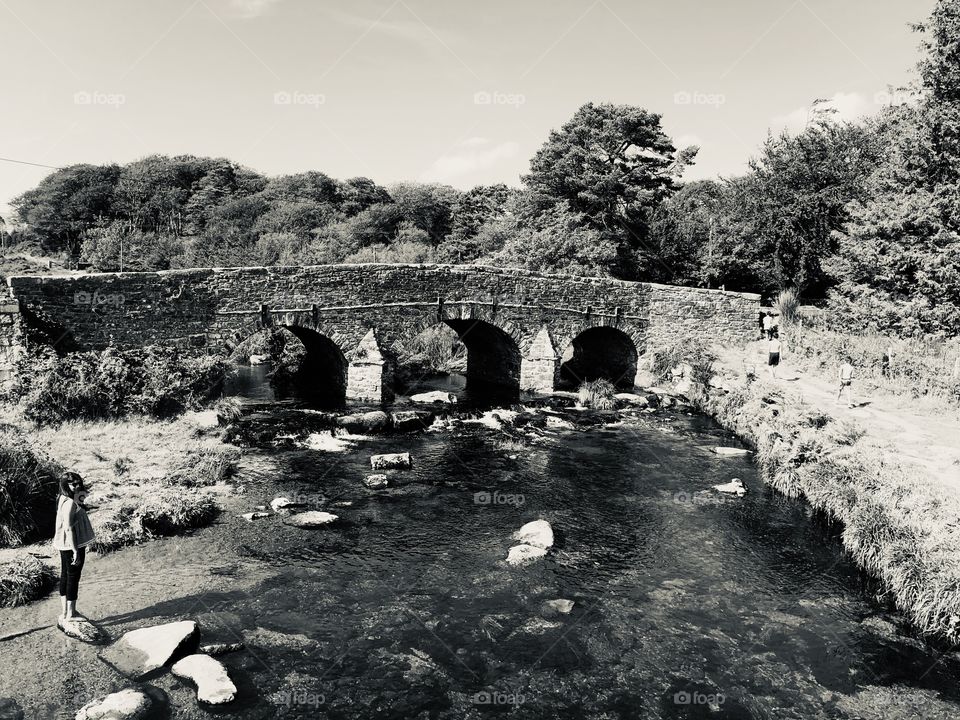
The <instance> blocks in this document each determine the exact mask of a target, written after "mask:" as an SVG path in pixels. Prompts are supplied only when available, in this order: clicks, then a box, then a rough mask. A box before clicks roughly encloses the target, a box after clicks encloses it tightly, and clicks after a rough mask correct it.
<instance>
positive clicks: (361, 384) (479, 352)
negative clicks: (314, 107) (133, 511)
mask: <svg viewBox="0 0 960 720" xmlns="http://www.w3.org/2000/svg"><path fill="white" fill-rule="evenodd" d="M8 285H9V298H8V299H7V300H6V304H5V305H2V306H0V344H2V346H0V371H3V370H7V371H9V369H10V368H9V365H10V361H11V358H12V356H13V355H15V353H16V352H17V348H19V347H21V346H22V345H23V343H24V342H25V340H24V338H25V337H26V336H25V334H24V333H23V328H24V326H25V325H30V324H33V325H35V326H36V325H42V326H43V327H45V328H46V329H47V335H48V336H49V337H51V339H52V340H53V341H55V342H57V343H58V344H60V345H61V346H62V347H63V348H66V347H69V348H72V349H102V348H105V347H108V346H114V347H118V348H131V347H140V346H143V345H147V344H152V343H158V344H164V345H175V346H178V347H181V348H184V349H187V350H189V351H191V352H228V351H229V350H230V349H232V348H233V347H234V346H236V344H237V343H239V342H241V341H242V340H244V339H245V338H247V337H249V336H250V335H252V334H253V333H256V332H258V331H260V330H262V329H264V328H280V327H282V328H286V329H287V330H289V331H290V332H291V333H293V334H294V335H295V336H296V337H297V338H299V339H300V341H301V342H302V343H303V345H304V347H305V348H306V350H307V353H306V357H307V358H310V359H311V361H312V364H311V370H312V371H313V370H315V372H316V373H318V374H321V375H323V376H324V378H325V380H326V381H328V382H329V383H330V384H331V386H332V387H333V388H335V390H337V391H339V392H341V394H342V395H345V396H346V398H348V399H354V400H367V401H374V402H379V401H385V400H388V399H390V397H391V396H392V371H393V368H394V364H395V362H396V359H397V358H398V357H401V356H403V355H404V349H405V347H407V346H408V344H409V343H410V342H411V341H412V340H413V339H414V338H415V337H416V336H417V335H418V334H419V333H421V332H422V331H423V330H424V329H426V328H429V327H431V326H433V325H436V324H438V323H444V324H446V325H448V326H449V327H451V328H453V330H454V331H456V332H457V334H458V335H459V336H460V338H461V340H462V342H463V344H464V345H465V346H466V348H467V384H468V387H469V386H470V385H471V384H477V385H479V384H491V385H496V386H501V387H504V388H510V389H513V390H517V391H532V392H545V391H550V390H553V389H555V388H556V387H557V383H558V381H559V380H560V379H561V377H568V378H570V379H571V380H576V379H579V378H585V379H592V378H596V377H606V378H609V379H610V380H612V381H614V382H615V383H616V384H617V385H620V386H624V387H630V386H632V385H633V382H634V376H635V374H636V369H637V362H638V359H639V358H640V357H641V356H642V355H643V354H644V353H645V352H647V351H648V350H649V349H650V348H654V347H657V346H658V345H663V344H667V343H669V342H671V341H673V340H675V339H676V338H678V337H681V336H685V335H694V336H696V337H699V338H701V339H702V341H703V342H704V343H705V344H709V343H712V342H718V341H723V342H731V341H733V342H736V341H743V340H750V339H753V338H754V337H755V336H756V332H757V319H758V312H759V296H757V295H752V294H745V293H733V292H724V291H721V290H703V289H697V288H685V287H674V286H667V285H657V284H651V283H636V282H626V281H621V280H612V279H607V278H587V277H569V276H560V275H545V274H540V273H535V272H528V271H523V270H514V269H503V268H494V267H486V266H451V265H382V264H366V265H327V266H303V267H300V266H295V267H252V268H205V269H190V270H170V271H162V272H136V273H104V274H89V275H78V276H71V277H28V276H18V277H11V278H9V279H8ZM4 362H6V363H7V365H8V367H7V368H3V367H2V365H3V363H4Z"/></svg>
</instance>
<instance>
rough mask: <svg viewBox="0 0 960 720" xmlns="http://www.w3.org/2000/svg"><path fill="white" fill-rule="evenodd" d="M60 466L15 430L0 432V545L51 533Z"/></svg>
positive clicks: (21, 542) (21, 541) (10, 544)
mask: <svg viewBox="0 0 960 720" xmlns="http://www.w3.org/2000/svg"><path fill="white" fill-rule="evenodd" d="M61 472H62V468H61V467H59V466H58V465H57V464H55V463H54V462H53V461H51V460H49V459H47V458H45V457H42V456H38V455H36V454H34V452H33V451H32V450H31V449H30V448H29V447H28V446H27V444H26V441H25V438H24V437H23V436H22V435H21V434H20V433H19V432H16V431H12V430H3V431H0V547H7V546H9V547H15V546H18V545H22V544H23V543H25V542H28V541H29V540H32V539H34V538H37V537H41V536H44V535H52V534H53V525H54V521H55V519H56V502H55V501H56V497H57V493H58V491H59V490H58V478H59V476H60V473H61Z"/></svg>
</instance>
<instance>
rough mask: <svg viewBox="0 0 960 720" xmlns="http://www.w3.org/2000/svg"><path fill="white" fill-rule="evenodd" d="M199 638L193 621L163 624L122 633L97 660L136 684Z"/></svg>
mask: <svg viewBox="0 0 960 720" xmlns="http://www.w3.org/2000/svg"><path fill="white" fill-rule="evenodd" d="M198 636H199V631H198V629H197V624H196V623H195V622H194V621H193V620H181V621H180V622H171V623H164V624H163V625H154V626H152V627H145V628H140V629H139V630H131V631H130V632H128V633H124V635H123V637H121V638H120V639H119V640H117V642H115V643H114V644H113V645H111V646H110V647H108V648H105V649H104V650H103V651H101V653H100V659H101V660H103V661H104V662H106V663H108V664H110V665H112V666H113V667H114V668H116V670H117V671H118V672H119V673H121V674H123V675H126V676H127V677H129V678H131V679H134V680H138V679H140V678H141V677H143V676H145V675H147V674H149V673H151V672H153V671H154V670H156V669H157V668H161V667H163V666H164V665H166V664H167V663H168V662H170V659H171V658H172V657H173V656H174V655H176V654H177V653H178V652H179V651H181V650H182V649H183V648H185V647H186V646H187V645H189V644H190V643H192V642H195V641H196V639H197V637H198Z"/></svg>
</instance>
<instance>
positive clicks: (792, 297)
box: [773, 288, 800, 327]
mask: <svg viewBox="0 0 960 720" xmlns="http://www.w3.org/2000/svg"><path fill="white" fill-rule="evenodd" d="M773 307H774V309H775V310H776V311H777V312H778V313H779V314H780V326H781V327H792V326H793V325H796V324H797V322H798V321H799V320H800V296H799V295H798V294H797V291H796V290H794V289H792V288H788V289H787V290H782V291H781V292H780V293H779V294H778V295H777V297H776V299H775V300H774V301H773Z"/></svg>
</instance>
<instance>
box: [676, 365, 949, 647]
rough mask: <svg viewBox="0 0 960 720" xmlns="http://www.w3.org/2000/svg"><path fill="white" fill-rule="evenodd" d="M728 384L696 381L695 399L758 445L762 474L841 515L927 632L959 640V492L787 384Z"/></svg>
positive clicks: (891, 592) (845, 538)
mask: <svg viewBox="0 0 960 720" xmlns="http://www.w3.org/2000/svg"><path fill="white" fill-rule="evenodd" d="M721 384H722V385H723V388H724V389H719V388H715V387H711V386H709V385H704V384H700V383H697V384H695V385H694V387H693V390H692V392H691V395H692V397H691V400H692V401H693V402H694V404H695V405H696V406H697V407H699V408H700V409H701V410H702V411H704V412H705V413H707V414H709V415H711V416H712V417H714V418H715V419H716V420H717V421H718V422H719V423H720V424H721V425H722V426H724V427H725V428H727V429H729V430H731V431H733V432H735V433H737V435H739V436H740V437H741V438H743V439H744V440H746V441H747V442H748V443H750V444H751V445H752V446H753V447H754V448H755V449H756V459H757V464H758V466H759V469H760V472H761V476H762V477H763V479H764V481H765V482H766V483H768V484H769V485H771V486H772V487H774V488H775V489H777V490H779V491H780V492H782V493H784V494H786V495H788V496H791V497H800V498H804V499H805V500H806V501H807V502H809V503H810V504H811V505H812V506H813V507H814V508H815V509H816V510H818V511H821V512H822V513H823V514H824V515H825V516H826V517H828V518H830V519H832V520H834V521H837V522H839V523H841V524H842V527H843V530H842V535H841V537H842V542H843V546H844V547H845V548H846V550H847V551H848V552H849V553H850V554H851V555H852V557H853V558H854V560H855V561H856V563H857V564H858V565H859V566H860V567H861V568H863V569H864V570H866V571H867V572H868V573H869V574H870V575H872V576H874V577H876V578H878V579H880V580H881V581H882V584H883V587H884V589H885V592H886V593H887V594H888V596H889V599H890V600H892V601H893V602H894V603H895V604H896V606H897V607H898V608H899V609H900V610H901V611H902V612H904V613H905V614H906V615H907V616H908V617H909V618H910V619H911V620H912V621H913V622H914V623H915V624H916V626H917V627H918V628H920V629H921V630H922V631H923V632H924V633H927V634H929V635H934V636H938V637H941V638H946V639H948V640H950V641H951V642H954V643H956V642H958V641H960V532H958V528H957V518H960V497H958V496H957V493H956V492H954V491H952V490H950V489H949V488H945V487H944V486H942V485H940V484H938V483H935V482H932V481H931V480H930V478H927V477H926V476H924V475H923V474H922V473H921V472H920V471H919V470H918V469H916V468H914V467H912V466H910V467H901V466H900V465H899V464H898V463H897V461H896V457H895V454H894V453H892V452H889V451H887V450H884V449H882V448H879V447H877V446H875V445H874V444H872V443H870V442H868V441H867V440H866V439H865V436H864V429H863V428H862V427H860V426H859V425H858V424H857V423H856V422H854V421H851V420H849V419H846V420H844V419H837V418H834V417H831V416H830V415H829V414H827V413H825V412H823V411H822V410H820V409H818V408H815V407H812V406H810V405H807V404H805V403H803V402H802V401H801V399H800V398H799V396H795V395H791V394H790V392H789V391H786V390H784V389H782V388H781V387H778V386H776V385H774V384H768V383H766V382H763V381H755V382H752V383H747V382H746V381H745V380H743V379H723V380H722V382H721Z"/></svg>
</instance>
